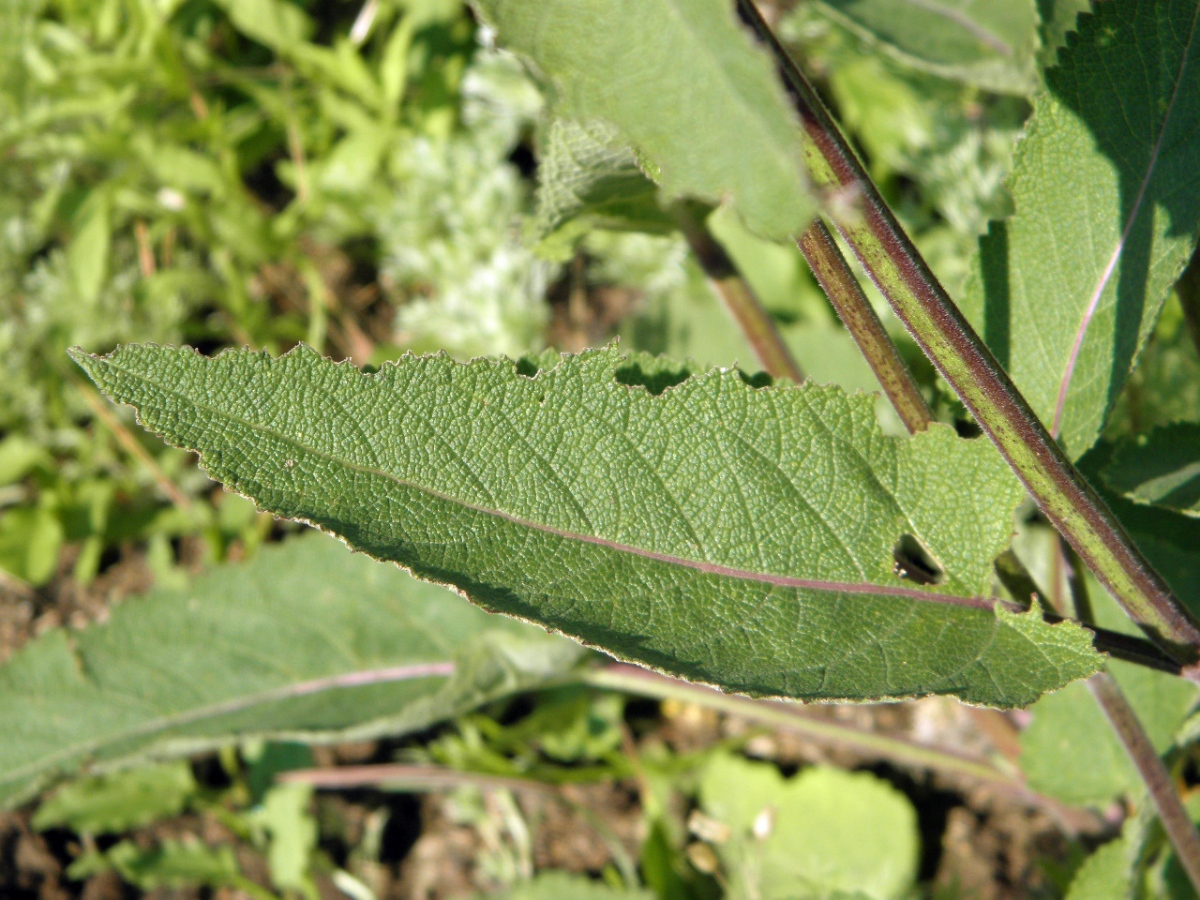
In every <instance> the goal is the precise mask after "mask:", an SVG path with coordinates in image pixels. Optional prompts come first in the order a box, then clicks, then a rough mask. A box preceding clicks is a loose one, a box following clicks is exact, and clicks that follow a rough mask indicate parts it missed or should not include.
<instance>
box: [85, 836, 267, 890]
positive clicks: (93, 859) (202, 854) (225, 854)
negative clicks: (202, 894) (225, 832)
mask: <svg viewBox="0 0 1200 900" xmlns="http://www.w3.org/2000/svg"><path fill="white" fill-rule="evenodd" d="M112 870H115V871H116V872H117V874H119V875H120V876H121V878H122V879H124V880H125V881H127V882H129V883H130V884H133V885H136V886H137V887H139V888H142V889H143V890H148V891H149V890H154V889H155V888H160V887H182V886H185V885H186V886H189V887H194V886H196V885H208V886H211V887H223V886H229V887H239V888H242V889H243V890H246V889H247V888H253V887H254V884H253V882H247V880H246V879H244V878H243V877H242V876H241V873H240V871H239V870H238V864H237V858H236V857H235V856H234V852H233V847H230V846H223V847H206V846H205V845H203V844H200V843H187V844H185V843H181V842H179V841H172V840H168V841H164V842H163V844H162V845H161V846H160V847H156V848H153V849H142V848H141V847H139V846H138V845H137V844H135V843H134V842H133V841H128V840H127V841H121V843H119V844H117V845H116V846H114V847H112V848H110V849H109V850H106V851H103V852H101V851H99V850H89V851H86V852H85V853H84V854H83V855H82V856H80V857H79V858H78V859H76V860H75V862H73V863H72V864H71V866H70V868H68V869H67V877H69V878H71V879H74V880H77V881H81V880H83V879H84V878H87V877H89V876H91V875H94V874H97V873H100V872H107V871H112ZM262 893H265V892H262ZM262 893H256V894H252V896H262ZM267 896H270V895H269V894H267Z"/></svg>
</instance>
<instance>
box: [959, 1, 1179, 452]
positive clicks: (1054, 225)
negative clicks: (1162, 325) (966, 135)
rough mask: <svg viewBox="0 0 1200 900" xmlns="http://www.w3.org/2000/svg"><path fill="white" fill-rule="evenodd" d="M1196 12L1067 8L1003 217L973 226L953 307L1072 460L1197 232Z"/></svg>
mask: <svg viewBox="0 0 1200 900" xmlns="http://www.w3.org/2000/svg"><path fill="white" fill-rule="evenodd" d="M1198 16H1200V7H1198V4H1197V2H1196V0H1155V2H1145V3H1102V4H1099V5H1097V7H1096V12H1095V13H1094V14H1092V15H1084V16H1081V17H1080V20H1079V32H1078V34H1076V35H1074V36H1072V37H1071V38H1069V39H1068V42H1067V46H1066V48H1065V49H1063V50H1062V51H1061V53H1060V60H1061V62H1060V65H1059V67H1058V68H1055V69H1051V70H1050V71H1048V72H1047V73H1046V84H1047V90H1046V91H1045V92H1044V93H1042V94H1041V95H1039V96H1038V98H1037V100H1036V101H1035V103H1034V114H1033V119H1032V121H1031V123H1030V125H1029V128H1028V131H1027V134H1026V136H1025V138H1024V139H1023V140H1022V141H1021V142H1020V143H1019V144H1018V145H1017V153H1016V162H1015V164H1014V168H1013V175H1012V177H1011V179H1010V181H1009V186H1010V189H1011V192H1012V195H1013V201H1014V203H1015V207H1016V214H1015V215H1014V216H1013V217H1012V218H1010V219H1007V220H1005V221H1002V222H993V223H992V226H991V228H990V230H989V233H988V234H987V235H986V236H985V237H983V238H981V239H980V244H979V257H978V259H977V260H976V262H975V264H974V271H973V274H972V278H971V284H970V286H969V287H968V291H967V296H966V300H965V302H964V305H963V309H964V312H966V313H967V315H968V316H969V317H970V318H971V320H972V321H973V322H974V324H975V326H976V328H978V329H979V330H980V333H981V334H982V335H983V336H984V339H985V340H986V341H987V343H988V345H989V346H990V347H991V349H992V352H993V353H995V354H996V357H997V358H998V359H999V361H1000V363H1001V364H1002V365H1004V366H1005V367H1006V368H1007V369H1008V371H1009V373H1010V374H1011V375H1012V376H1013V379H1014V381H1015V382H1016V384H1017V387H1018V388H1019V389H1020V390H1021V392H1022V393H1023V394H1024V395H1025V397H1026V399H1028V400H1029V402H1030V403H1031V405H1032V406H1033V409H1034V412H1036V413H1037V414H1038V415H1039V416H1040V417H1041V418H1042V419H1043V421H1045V422H1046V423H1047V424H1048V425H1050V426H1051V430H1052V431H1054V432H1056V433H1058V434H1059V435H1060V437H1061V440H1062V442H1063V445H1064V446H1065V447H1066V449H1067V451H1068V453H1069V454H1070V455H1071V456H1072V457H1073V458H1075V457H1078V456H1080V455H1081V454H1082V453H1084V452H1085V451H1086V450H1087V449H1088V447H1090V446H1091V445H1092V443H1093V442H1094V441H1095V440H1096V437H1097V436H1098V434H1099V432H1100V427H1101V425H1102V424H1103V422H1104V419H1105V417H1106V416H1107V415H1108V412H1109V410H1110V409H1111V408H1112V405H1113V403H1114V401H1115V400H1116V398H1117V395H1118V394H1119V393H1120V391H1121V387H1122V386H1123V385H1124V383H1125V380H1126V378H1127V377H1128V375H1129V371H1130V368H1131V367H1132V365H1133V362H1134V360H1135V358H1136V357H1137V354H1138V351H1139V349H1140V348H1141V345H1142V343H1143V341H1144V339H1145V337H1146V335H1147V334H1148V333H1149V332H1150V330H1151V329H1152V328H1153V327H1154V322H1155V319H1156V318H1157V316H1158V311H1159V309H1160V307H1161V306H1162V302H1163V300H1164V298H1165V297H1166V296H1167V292H1168V291H1169V290H1170V287H1171V285H1172V284H1173V283H1174V281H1175V279H1176V278H1177V277H1178V275H1179V272H1180V270H1181V269H1182V267H1183V265H1184V264H1185V263H1186V261H1187V259H1188V257H1189V256H1190V254H1191V252H1192V247H1193V246H1194V244H1195V238H1196V232H1197V228H1198V226H1200V135H1198V134H1197V131H1196V123H1197V121H1200V28H1197V17H1198ZM1080 342H1081V343H1080ZM1077 343H1078V346H1077ZM1060 394H1061V397H1060Z"/></svg>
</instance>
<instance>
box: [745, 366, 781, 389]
mask: <svg viewBox="0 0 1200 900" xmlns="http://www.w3.org/2000/svg"><path fill="white" fill-rule="evenodd" d="M737 373H738V375H740V376H741V379H742V381H744V382H746V384H748V385H750V387H752V388H764V387H770V386H771V385H773V384H774V383H775V379H774V378H772V377H771V375H770V373H768V372H755V373H754V374H753V375H748V374H746V373H745V372H743V371H742V370H741V369H738V370H737Z"/></svg>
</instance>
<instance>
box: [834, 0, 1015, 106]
mask: <svg viewBox="0 0 1200 900" xmlns="http://www.w3.org/2000/svg"><path fill="white" fill-rule="evenodd" d="M820 6H821V8H823V9H824V10H825V11H826V12H827V13H828V14H829V15H830V16H831V17H832V18H834V19H835V20H836V21H838V22H841V23H842V24H844V25H846V26H847V27H849V28H850V29H851V30H852V31H854V32H855V33H856V34H858V35H860V36H862V37H864V38H866V39H867V40H869V41H872V42H874V43H877V44H879V45H880V46H882V47H883V48H884V49H885V50H886V51H888V52H889V53H890V54H891V55H892V56H893V57H895V58H896V59H899V60H901V61H902V62H905V63H908V64H909V65H912V66H915V67H916V68H919V69H923V70H925V71H927V72H932V73H934V74H935V75H941V76H942V77H943V78H952V79H955V80H958V81H965V82H967V83H968V84H974V85H978V86H979V87H982V88H985V89H987V90H989V91H996V92H997V93H1002V94H1004V93H1007V94H1027V93H1031V92H1032V91H1033V90H1035V89H1036V88H1037V85H1038V78H1037V61H1036V53H1037V47H1038V11H1037V7H1036V6H1035V5H1034V2H1033V0H1004V2H1002V3H996V2H992V0H920V2H917V0H821V2H820Z"/></svg>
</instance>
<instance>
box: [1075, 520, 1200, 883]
mask: <svg viewBox="0 0 1200 900" xmlns="http://www.w3.org/2000/svg"><path fill="white" fill-rule="evenodd" d="M1058 551H1059V556H1060V558H1061V559H1062V561H1063V562H1064V563H1065V567H1066V571H1067V579H1068V582H1069V584H1070V585H1071V602H1070V606H1071V607H1072V609H1071V610H1070V612H1072V613H1073V614H1074V616H1075V617H1076V618H1077V619H1084V620H1088V619H1091V617H1092V614H1091V607H1092V604H1091V599H1090V598H1089V597H1088V590H1087V582H1086V581H1084V578H1083V572H1082V571H1081V567H1080V564H1079V557H1078V556H1077V555H1076V554H1075V553H1074V552H1073V551H1072V550H1071V548H1070V547H1069V546H1067V545H1066V543H1065V542H1060V544H1059V547H1058ZM1087 686H1088V690H1089V691H1091V693H1092V696H1093V697H1094V698H1095V699H1096V703H1098V704H1099V706H1100V710H1101V712H1103V713H1104V717H1105V718H1106V719H1108V724H1109V725H1111V726H1112V730H1113V732H1114V733H1115V734H1116V736H1117V740H1119V741H1120V742H1121V746H1123V747H1124V748H1125V752H1126V753H1127V754H1129V759H1130V761H1131V762H1132V763H1133V765H1134V767H1135V768H1136V769H1137V770H1138V775H1140V776H1141V779H1142V783H1143V784H1145V786H1146V791H1147V793H1148V794H1149V795H1150V802H1151V803H1153V804H1154V809H1155V810H1156V811H1157V812H1158V818H1159V820H1160V821H1161V822H1162V824H1163V829H1164V830H1165V831H1166V833H1167V838H1168V839H1169V840H1170V841H1171V846H1172V847H1174V848H1175V855H1176V856H1177V857H1178V858H1179V862H1180V864H1181V865H1182V866H1183V868H1184V871H1186V872H1187V875H1188V879H1189V880H1190V881H1191V882H1192V887H1193V888H1195V889H1196V891H1197V892H1200V834H1197V833H1196V828H1195V826H1194V825H1192V821H1191V819H1190V818H1189V817H1188V814H1187V810H1185V809H1184V807H1183V802H1182V801H1181V800H1180V798H1179V791H1178V790H1177V789H1176V787H1175V785H1174V783H1173V782H1172V780H1171V775H1170V773H1169V772H1168V771H1167V767H1166V766H1165V765H1163V761H1162V758H1161V757H1160V756H1159V755H1158V751H1157V750H1155V749H1154V745H1153V744H1151V743H1150V738H1149V737H1148V736H1147V734H1146V730H1145V729H1144V728H1143V727H1142V723H1141V722H1139V721H1138V717H1137V713H1135V712H1134V711H1133V707H1131V706H1130V705H1129V701H1128V700H1127V699H1126V698H1125V693H1124V691H1122V690H1121V687H1120V685H1118V684H1117V682H1116V679H1114V678H1113V677H1112V676H1111V675H1110V674H1108V672H1097V673H1096V674H1095V675H1093V676H1091V677H1090V678H1088V679H1087Z"/></svg>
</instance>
